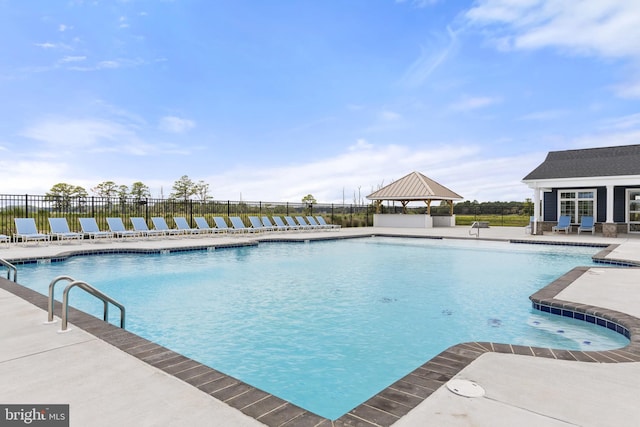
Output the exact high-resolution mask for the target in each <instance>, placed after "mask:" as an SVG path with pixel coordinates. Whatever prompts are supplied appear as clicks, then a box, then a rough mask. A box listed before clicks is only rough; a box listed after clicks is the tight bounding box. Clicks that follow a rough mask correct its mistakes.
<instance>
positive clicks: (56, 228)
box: [49, 218, 84, 244]
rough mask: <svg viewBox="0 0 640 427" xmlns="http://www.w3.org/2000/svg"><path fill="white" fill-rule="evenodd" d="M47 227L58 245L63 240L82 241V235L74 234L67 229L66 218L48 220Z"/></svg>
mask: <svg viewBox="0 0 640 427" xmlns="http://www.w3.org/2000/svg"><path fill="white" fill-rule="evenodd" d="M49 227H50V228H51V235H52V236H54V237H55V238H56V241H57V242H58V243H59V244H62V242H63V241H65V240H82V239H83V238H84V235H83V234H82V233H74V232H72V231H71V230H70V229H69V223H68V222H67V219H66V218H49Z"/></svg>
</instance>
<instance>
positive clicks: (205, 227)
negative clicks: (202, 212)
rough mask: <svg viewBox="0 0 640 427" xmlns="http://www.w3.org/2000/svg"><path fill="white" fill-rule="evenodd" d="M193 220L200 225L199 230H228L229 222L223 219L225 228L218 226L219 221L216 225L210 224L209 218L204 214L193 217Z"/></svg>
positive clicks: (219, 231) (205, 231)
mask: <svg viewBox="0 0 640 427" xmlns="http://www.w3.org/2000/svg"><path fill="white" fill-rule="evenodd" d="M220 219H222V218H220ZM193 220H194V221H195V222H196V226H197V227H198V230H200V232H201V233H226V232H227V231H228V230H227V224H226V223H224V220H222V222H223V223H224V228H217V223H216V227H211V226H209V223H208V222H207V219H206V218H205V217H203V216H196V217H193ZM214 221H215V219H214Z"/></svg>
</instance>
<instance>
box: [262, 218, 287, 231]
mask: <svg viewBox="0 0 640 427" xmlns="http://www.w3.org/2000/svg"><path fill="white" fill-rule="evenodd" d="M262 225H264V226H265V227H267V228H270V229H272V230H276V231H286V230H288V229H289V227H287V226H286V225H284V224H282V225H278V224H274V223H272V222H271V220H270V219H269V217H268V216H263V217H262Z"/></svg>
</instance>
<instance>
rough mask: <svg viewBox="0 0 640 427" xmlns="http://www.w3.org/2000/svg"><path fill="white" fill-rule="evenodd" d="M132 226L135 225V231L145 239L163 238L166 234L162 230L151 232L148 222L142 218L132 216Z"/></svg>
mask: <svg viewBox="0 0 640 427" xmlns="http://www.w3.org/2000/svg"><path fill="white" fill-rule="evenodd" d="M130 219H131V225H133V229H134V230H135V231H137V232H138V233H140V235H141V236H144V237H162V236H164V235H165V234H166V233H165V232H164V231H161V230H151V229H149V226H148V225H147V221H146V220H145V219H144V218H142V217H141V216H132V217H131V218H130Z"/></svg>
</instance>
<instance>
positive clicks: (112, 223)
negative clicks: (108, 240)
mask: <svg viewBox="0 0 640 427" xmlns="http://www.w3.org/2000/svg"><path fill="white" fill-rule="evenodd" d="M107 224H108V225H109V231H111V232H112V233H113V235H114V236H115V237H120V238H124V237H140V235H141V234H140V232H139V231H135V230H127V229H126V228H124V223H123V222H122V218H119V217H116V218H107Z"/></svg>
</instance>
